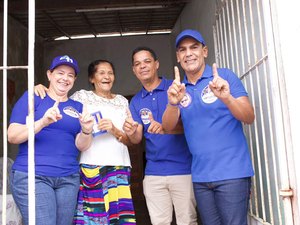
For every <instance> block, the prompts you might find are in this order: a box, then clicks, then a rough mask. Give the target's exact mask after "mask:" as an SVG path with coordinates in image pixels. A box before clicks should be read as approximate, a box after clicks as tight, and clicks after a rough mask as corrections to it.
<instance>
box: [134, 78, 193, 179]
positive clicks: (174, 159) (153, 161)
mask: <svg viewBox="0 0 300 225" xmlns="http://www.w3.org/2000/svg"><path fill="white" fill-rule="evenodd" d="M171 84H172V80H166V79H165V78H161V83H160V84H159V86H158V87H157V88H156V89H155V90H153V91H151V92H148V91H147V90H146V89H144V88H142V90H140V91H139V92H138V93H137V94H136V95H135V96H134V97H133V98H132V99H131V102H130V111H131V113H132V117H133V119H134V120H135V121H137V122H138V123H139V124H141V125H142V126H143V132H144V137H145V140H146V160H147V163H146V168H145V174H146V175H157V176H169V175H184V174H190V173H191V154H190V152H189V150H188V146H187V143H186V139H185V137H184V135H183V134H150V133H148V132H147V130H148V127H149V126H150V121H149V112H151V113H152V115H153V119H154V120H156V121H157V122H159V123H162V116H163V113H164V111H165V109H166V105H167V103H168V97H167V90H168V88H169V86H170V85H171Z"/></svg>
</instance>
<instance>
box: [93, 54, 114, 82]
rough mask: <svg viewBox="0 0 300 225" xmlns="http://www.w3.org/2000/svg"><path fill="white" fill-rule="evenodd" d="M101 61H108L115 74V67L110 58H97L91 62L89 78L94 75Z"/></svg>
mask: <svg viewBox="0 0 300 225" xmlns="http://www.w3.org/2000/svg"><path fill="white" fill-rule="evenodd" d="M101 63H108V64H109V65H110V66H111V68H112V70H113V73H114V74H115V67H114V65H113V64H112V62H110V61H108V60H105V59H97V60H95V61H93V62H91V63H90V65H89V67H88V77H89V79H91V78H93V77H94V74H95V72H96V67H97V66H98V65H99V64H101Z"/></svg>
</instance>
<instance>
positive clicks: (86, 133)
mask: <svg viewBox="0 0 300 225" xmlns="http://www.w3.org/2000/svg"><path fill="white" fill-rule="evenodd" d="M81 133H83V134H85V135H90V134H91V133H92V132H90V133H88V132H85V131H83V130H81Z"/></svg>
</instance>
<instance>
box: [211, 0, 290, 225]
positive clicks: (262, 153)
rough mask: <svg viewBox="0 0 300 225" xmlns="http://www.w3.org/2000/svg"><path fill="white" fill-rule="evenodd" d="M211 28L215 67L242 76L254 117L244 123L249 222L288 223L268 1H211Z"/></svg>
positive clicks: (281, 109) (286, 180)
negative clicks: (249, 175) (249, 187)
mask: <svg viewBox="0 0 300 225" xmlns="http://www.w3.org/2000/svg"><path fill="white" fill-rule="evenodd" d="M216 3H217V11H216V21H215V26H214V42H215V56H216V60H217V64H218V66H219V67H228V68H231V69H232V70H233V71H234V72H235V73H236V74H238V76H239V77H240V79H241V80H242V82H243V83H244V85H245V87H246V89H247V91H248V93H249V98H250V101H251V102H252V104H253V106H254V108H255V115H256V119H255V121H254V123H253V124H252V125H245V126H244V130H245V134H246V136H247V138H248V144H249V147H250V151H251V156H252V160H253V166H254V169H255V176H254V177H253V179H252V192H251V200H250V212H249V215H250V217H249V218H250V219H249V221H250V224H272V225H273V224H274V225H275V224H276V225H277V224H278V225H292V224H293V219H292V211H291V202H290V198H289V196H288V195H289V194H291V192H290V190H289V173H288V166H287V156H286V151H285V148H286V139H285V135H284V128H283V126H284V119H285V118H284V116H283V112H284V110H285V109H284V107H283V104H282V99H281V96H280V93H279V91H278V90H280V80H279V76H278V72H279V71H278V70H277V67H278V65H277V61H276V55H275V51H274V48H275V43H274V40H273V30H272V27H273V26H272V20H271V15H270V5H269V1H260V0H217V1H216Z"/></svg>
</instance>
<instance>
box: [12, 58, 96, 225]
mask: <svg viewBox="0 0 300 225" xmlns="http://www.w3.org/2000/svg"><path fill="white" fill-rule="evenodd" d="M78 72H79V68H78V65H77V62H76V60H75V59H72V58H71V57H69V56H66V55H65V56H58V57H56V58H54V59H53V61H52V64H51V66H50V68H49V70H48V71H47V77H48V80H49V82H50V83H49V91H48V92H47V96H46V97H45V98H44V99H41V98H40V97H38V96H34V120H35V122H34V133H35V147H34V150H35V201H36V224H43V225H48V224H49V225H54V224H57V225H66V224H71V223H72V219H73V215H74V211H75V206H76V199H77V193H78V189H79V173H78V171H79V166H78V161H77V156H78V150H80V151H83V150H85V149H87V148H88V147H89V146H90V144H91V141H92V135H91V130H92V126H93V118H92V116H91V115H90V114H89V113H87V112H86V110H83V106H82V104H81V103H79V102H76V101H73V100H71V99H69V98H68V93H69V91H70V89H71V88H72V87H73V85H74V82H75V80H76V76H77V74H78ZM27 112H28V92H27V91H26V92H25V93H24V94H23V96H22V97H21V98H20V99H19V100H18V102H17V103H16V104H15V106H14V108H13V111H12V114H11V118H10V125H9V127H8V141H9V142H10V143H12V144H18V145H19V152H18V155H17V158H16V160H15V162H14V164H13V166H12V173H11V189H12V190H11V191H12V194H13V197H14V200H15V202H16V204H17V206H18V207H19V209H20V212H21V214H22V217H23V223H24V224H25V225H27V224H28V223H29V221H28V220H29V216H28V212H29V209H28V127H27V125H26V118H27Z"/></svg>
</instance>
